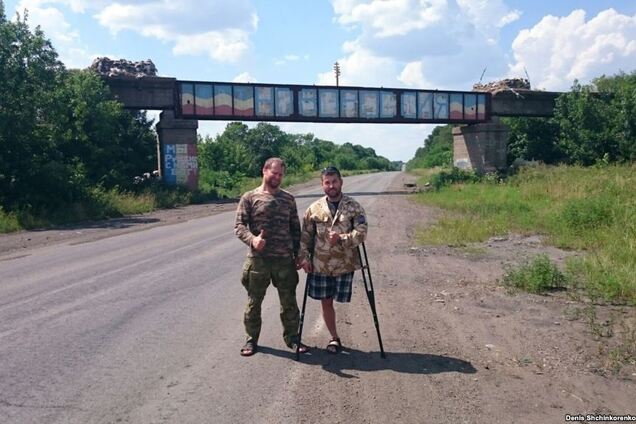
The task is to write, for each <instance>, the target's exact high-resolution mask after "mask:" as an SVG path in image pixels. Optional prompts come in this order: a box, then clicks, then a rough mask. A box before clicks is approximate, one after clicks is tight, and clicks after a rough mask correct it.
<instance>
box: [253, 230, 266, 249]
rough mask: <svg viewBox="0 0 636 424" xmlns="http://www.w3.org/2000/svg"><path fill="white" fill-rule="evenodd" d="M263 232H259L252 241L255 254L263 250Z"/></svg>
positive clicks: (264, 242)
mask: <svg viewBox="0 0 636 424" xmlns="http://www.w3.org/2000/svg"><path fill="white" fill-rule="evenodd" d="M266 243H267V242H266V241H265V230H261V232H260V234H259V235H257V236H256V237H254V238H253V239H252V248H254V250H256V251H257V252H259V253H260V252H262V251H263V249H265V244H266Z"/></svg>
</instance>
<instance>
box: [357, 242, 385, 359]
mask: <svg viewBox="0 0 636 424" xmlns="http://www.w3.org/2000/svg"><path fill="white" fill-rule="evenodd" d="M361 245H362V251H363V252H364V262H363V261H362V254H361V253H360V245H358V246H357V247H356V249H357V250H358V258H359V259H360V265H361V266H362V269H361V271H362V281H364V290H365V292H366V293H367V299H369V305H370V306H371V313H372V314H373V323H374V324H375V330H376V331H377V333H378V342H379V343H380V356H381V357H382V358H386V355H385V354H384V346H382V336H380V324H379V323H378V314H377V313H376V311H375V294H374V293H373V281H372V280H371V270H370V269H369V258H368V257H367V248H366V247H365V245H364V242H362V243H361ZM365 271H366V272H365ZM367 276H368V278H369V284H368V285H367Z"/></svg>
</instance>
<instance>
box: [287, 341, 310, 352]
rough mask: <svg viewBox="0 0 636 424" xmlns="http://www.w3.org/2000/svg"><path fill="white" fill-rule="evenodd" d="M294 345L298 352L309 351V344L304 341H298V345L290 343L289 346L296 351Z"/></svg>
mask: <svg viewBox="0 0 636 424" xmlns="http://www.w3.org/2000/svg"><path fill="white" fill-rule="evenodd" d="M296 346H298V353H307V352H309V346H307V345H306V344H304V343H302V342H301V343H300V345H298V344H297V343H295V342H294V343H292V345H291V346H290V347H291V348H292V350H293V351H294V352H296Z"/></svg>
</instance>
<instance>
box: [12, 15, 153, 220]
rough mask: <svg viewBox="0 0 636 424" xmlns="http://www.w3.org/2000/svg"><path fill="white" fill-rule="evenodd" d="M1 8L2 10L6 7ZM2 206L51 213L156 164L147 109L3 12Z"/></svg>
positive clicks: (128, 181) (127, 182)
mask: <svg viewBox="0 0 636 424" xmlns="http://www.w3.org/2000/svg"><path fill="white" fill-rule="evenodd" d="M0 4H1V3H0ZM2 10H3V7H2V9H0V12H2ZM0 81H1V83H0V204H1V205H2V206H4V207H5V208H6V209H9V210H16V209H22V208H31V209H33V210H36V211H37V210H43V209H46V210H48V211H51V210H55V209H61V208H63V207H65V206H68V204H70V203H75V202H83V201H89V202H90V196H91V188H93V187H95V186H102V187H104V188H113V187H124V188H126V187H130V186H131V184H132V181H133V177H134V176H135V175H139V174H141V173H143V172H147V171H151V170H153V169H154V168H155V167H156V160H155V155H156V138H155V134H154V133H153V131H152V129H151V128H150V126H151V124H152V122H150V121H148V119H147V118H146V116H145V114H136V115H134V116H132V115H131V114H130V113H128V112H126V111H125V110H124V109H123V108H122V105H121V104H119V103H117V102H115V101H113V100H111V99H110V94H109V91H108V88H107V87H106V85H105V84H104V82H103V81H102V80H101V78H100V77H99V76H97V75H96V74H94V73H92V72H90V71H67V70H65V69H64V66H63V65H62V63H61V62H59V61H58V60H57V53H56V52H55V50H54V49H53V47H52V45H51V43H50V42H49V41H48V40H47V39H46V38H45V37H44V34H43V33H42V31H41V30H40V29H39V27H38V28H36V29H35V30H34V32H31V31H30V30H29V28H28V25H27V18H26V13H25V15H24V18H20V17H19V16H18V19H17V20H16V21H15V22H10V21H7V20H6V18H5V17H4V13H3V12H2V13H0Z"/></svg>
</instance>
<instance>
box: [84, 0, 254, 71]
mask: <svg viewBox="0 0 636 424" xmlns="http://www.w3.org/2000/svg"><path fill="white" fill-rule="evenodd" d="M138 3H139V2H135V1H130V2H117V3H112V4H108V5H106V6H105V7H101V8H98V11H97V13H96V14H95V18H96V19H97V20H98V22H99V23H100V24H101V25H103V26H104V27H106V28H108V29H110V30H111V31H112V32H113V33H115V34H116V33H118V32H119V31H122V30H129V31H134V32H138V33H139V34H141V35H143V36H146V37H152V38H156V39H158V40H160V41H163V42H168V43H173V45H174V46H173V49H172V51H173V53H174V54H176V55H201V54H207V55H208V56H209V57H211V58H212V59H214V60H217V61H219V62H236V61H237V60H238V59H240V58H241V57H242V56H243V55H244V54H245V52H246V51H247V50H248V49H249V46H250V41H249V37H250V35H251V33H252V32H254V31H255V30H256V29H257V27H258V15H257V14H256V12H255V11H254V10H253V7H252V5H251V3H250V2H249V1H248V0H234V1H233V2H232V7H227V5H225V4H224V3H223V2H222V1H221V0H213V1H207V2H196V1H194V0H173V1H167V0H155V1H146V2H143V4H138Z"/></svg>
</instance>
